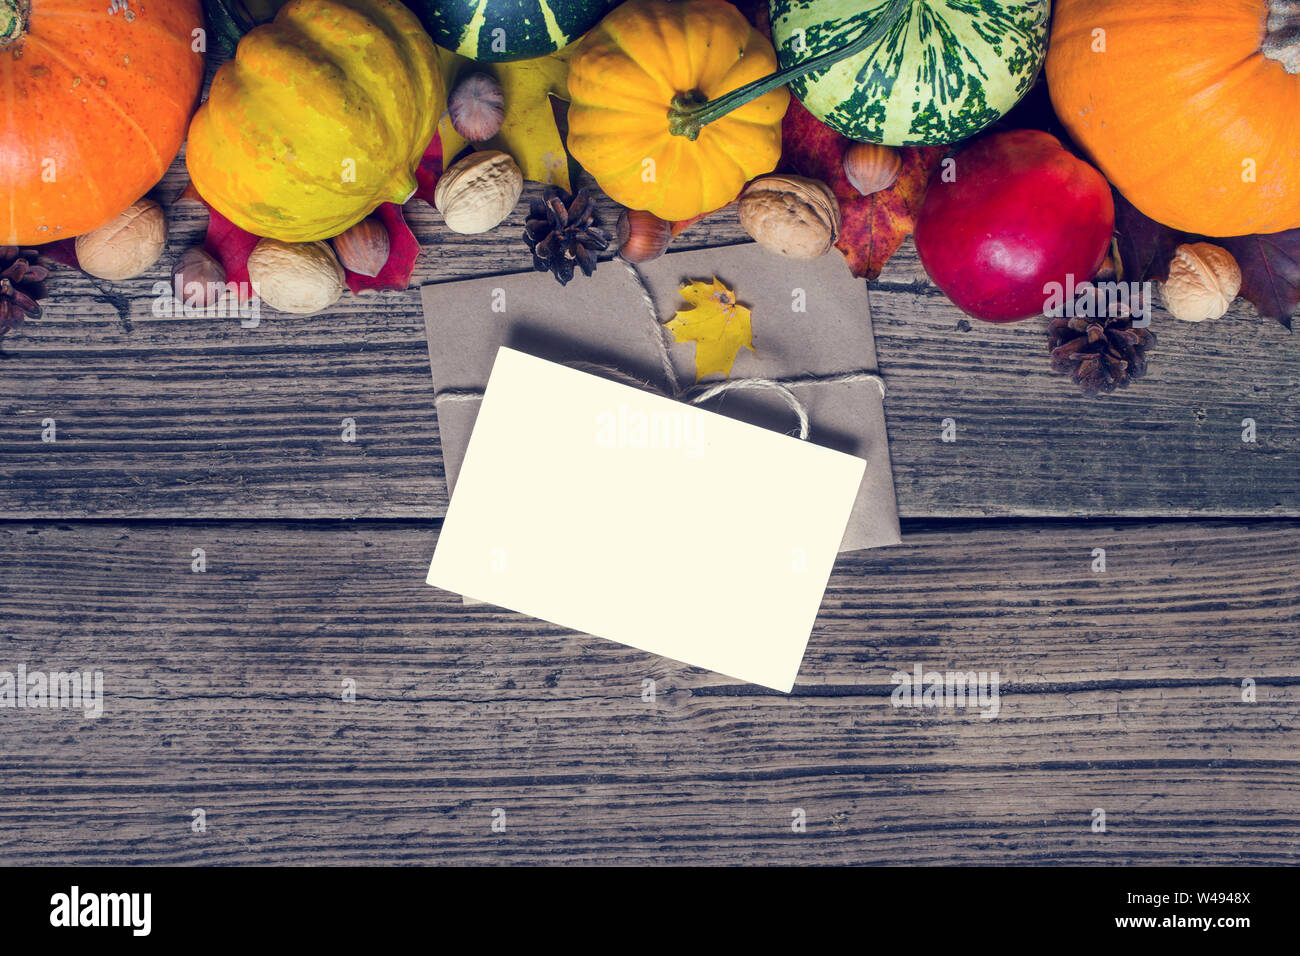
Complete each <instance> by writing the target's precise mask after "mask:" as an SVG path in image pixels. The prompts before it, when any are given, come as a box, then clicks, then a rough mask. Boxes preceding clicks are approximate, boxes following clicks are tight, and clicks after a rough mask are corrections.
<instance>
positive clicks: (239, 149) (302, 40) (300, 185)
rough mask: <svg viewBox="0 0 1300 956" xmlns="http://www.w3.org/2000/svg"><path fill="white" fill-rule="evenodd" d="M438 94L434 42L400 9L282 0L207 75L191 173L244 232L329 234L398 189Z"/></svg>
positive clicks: (435, 110) (289, 238) (397, 194)
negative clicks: (227, 58) (208, 90)
mask: <svg viewBox="0 0 1300 956" xmlns="http://www.w3.org/2000/svg"><path fill="white" fill-rule="evenodd" d="M443 98H444V91H443V84H442V77H441V73H440V72H439V69H438V62H437V53H436V48H435V47H434V45H433V41H432V40H430V39H429V37H428V34H426V33H425V32H424V29H423V28H422V27H421V26H420V23H419V21H418V20H417V19H416V18H415V15H414V14H413V13H411V12H410V11H409V10H408V9H406V7H404V6H402V5H401V4H399V3H395V2H393V0H290V2H289V3H287V4H286V5H285V6H284V7H283V8H281V10H280V12H279V13H278V14H277V15H276V18H275V19H274V20H273V21H272V22H271V23H268V24H265V25H263V26H260V27H258V28H256V29H255V30H253V31H251V32H250V33H249V34H248V35H247V36H245V37H244V38H243V40H241V41H240V43H239V49H238V51H237V53H236V55H235V58H234V59H233V60H230V61H229V62H227V63H225V64H224V65H223V66H222V67H221V69H219V70H218V71H217V74H216V76H215V77H214V78H213V81H212V91H211V93H210V95H209V97H208V101H207V102H206V103H205V104H204V105H203V106H202V107H201V108H200V109H199V111H198V113H197V114H196V115H195V117H194V120H193V122H192V123H191V124H190V134H189V147H188V149H187V153H186V161H187V164H188V166H189V171H190V177H191V179H193V181H194V186H195V188H196V189H197V190H198V191H199V194H200V195H202V196H203V198H204V199H205V200H207V201H208V202H209V203H210V204H211V205H212V206H213V208H215V209H216V210H217V211H218V212H220V213H221V214H222V215H223V216H225V217H226V218H227V219H229V220H230V221H231V222H233V223H235V225H237V226H240V227H241V228H243V229H246V230H248V231H249V232H252V233H255V234H256V235H259V236H266V237H269V238H272V239H280V240H283V241H285V242H309V241H314V240H318V239H328V238H330V237H332V236H336V235H338V234H339V233H341V232H343V231H344V230H346V229H348V228H349V227H351V226H353V225H355V224H356V223H358V222H360V221H361V220H362V219H364V218H365V217H366V216H367V215H369V214H370V213H371V212H373V211H374V210H375V208H376V207H378V206H379V205H381V204H382V203H385V202H395V203H401V202H405V201H406V200H407V199H409V198H410V197H411V195H412V194H413V193H414V192H415V189H416V180H415V175H414V173H415V169H416V168H417V167H418V166H419V162H420V158H421V157H422V156H423V154H424V150H425V149H426V148H427V147H428V145H429V142H430V141H431V140H432V139H433V134H434V130H435V128H436V126H437V122H438V117H439V116H440V115H441V113H442V109H443Z"/></svg>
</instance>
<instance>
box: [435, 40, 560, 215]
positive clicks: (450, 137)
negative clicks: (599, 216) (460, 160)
mask: <svg viewBox="0 0 1300 956" xmlns="http://www.w3.org/2000/svg"><path fill="white" fill-rule="evenodd" d="M571 54H572V45H570V46H568V47H565V48H564V49H563V50H560V51H558V52H556V53H551V54H548V55H546V56H539V57H534V58H533V59H531V60H515V61H513V62H510V63H473V62H471V61H470V60H468V59H466V58H465V57H463V56H459V55H458V54H455V53H452V52H451V51H449V50H444V49H442V48H439V49H438V60H439V63H440V64H441V65H442V75H443V79H444V80H445V81H446V83H447V89H448V91H450V90H452V89H453V88H454V87H455V84H456V80H457V78H458V77H460V76H461V75H462V74H464V73H467V72H483V73H488V74H490V75H492V76H494V77H496V80H497V82H498V83H500V84H501V92H502V93H503V94H504V95H505V100H506V117H505V122H504V123H503V124H502V126H501V132H499V133H498V134H497V135H496V136H494V137H492V138H491V139H490V140H488V141H487V142H484V143H476V144H475V149H499V150H501V151H502V152H503V153H509V154H510V155H511V157H513V158H514V161H515V162H516V163H518V164H519V168H520V169H521V170H523V174H524V179H531V180H535V181H536V182H539V183H546V184H547V185H550V186H559V187H560V188H561V189H563V190H564V191H565V192H569V191H570V186H569V156H568V154H567V153H566V152H565V151H564V141H563V140H562V139H561V138H560V131H559V129H558V127H557V126H556V125H555V113H554V110H553V108H552V106H551V97H555V98H557V99H560V100H565V101H567V100H568V99H569V57H570V55H571ZM438 137H439V138H440V139H441V140H442V156H443V162H444V163H446V164H448V165H450V164H451V160H452V157H454V156H456V155H457V154H458V153H459V152H460V151H461V150H463V149H464V148H465V147H466V146H468V145H469V142H468V141H467V140H466V139H465V137H463V136H461V135H460V134H459V133H457V132H456V131H455V130H454V129H452V126H451V117H450V116H449V115H448V114H447V113H446V112H444V113H443V114H442V119H440V120H439V121H438Z"/></svg>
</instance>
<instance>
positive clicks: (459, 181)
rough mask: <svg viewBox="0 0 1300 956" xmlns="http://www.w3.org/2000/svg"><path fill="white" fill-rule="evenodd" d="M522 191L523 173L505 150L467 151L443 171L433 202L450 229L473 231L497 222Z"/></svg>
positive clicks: (464, 231)
mask: <svg viewBox="0 0 1300 956" xmlns="http://www.w3.org/2000/svg"><path fill="white" fill-rule="evenodd" d="M523 191H524V174H523V173H522V172H521V171H520V169H519V166H518V165H517V164H516V163H515V161H514V160H513V159H511V158H510V156H508V155H507V154H506V153H503V152H500V151H499V150H494V149H487V150H483V151H482V152H478V153H471V154H470V155H468V156H466V157H465V158H464V159H462V160H461V161H460V162H458V163H456V164H454V165H453V166H452V167H451V168H450V169H448V170H447V171H446V172H445V173H443V175H442V178H441V179H439V180H438V188H437V189H436V190H435V191H434V195H433V202H434V205H435V206H437V207H438V211H439V212H440V213H442V215H443V218H444V219H445V220H446V221H447V228H448V229H450V230H451V231H452V232H459V233H463V234H465V235H476V234H478V233H481V232H487V231H488V230H489V229H493V228H495V227H496V226H498V225H500V224H501V221H502V220H503V219H505V218H506V216H508V215H510V213H511V212H513V211H514V208H515V204H516V203H518V202H519V197H520V196H521V195H522V194H523Z"/></svg>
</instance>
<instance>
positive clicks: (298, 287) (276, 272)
mask: <svg viewBox="0 0 1300 956" xmlns="http://www.w3.org/2000/svg"><path fill="white" fill-rule="evenodd" d="M248 278H249V280H250V281H251V282H252V283H253V291H255V292H256V293H257V294H258V295H259V296H261V297H262V301H264V302H265V303H266V304H267V305H269V306H270V307H271V308H273V309H278V310H280V311H281V312H292V313H295V314H297V315H310V314H311V313H313V312H319V311H320V310H321V309H324V308H328V307H329V306H331V305H333V304H334V303H335V302H337V301H338V299H339V296H341V295H342V294H343V279H344V276H343V267H342V266H341V265H339V261H338V260H337V259H336V258H334V253H333V252H332V251H331V250H330V247H329V246H328V245H327V244H326V243H323V242H281V241H280V240H279V239H263V240H262V241H261V242H259V243H258V244H257V247H256V248H255V249H254V250H253V254H252V255H250V256H249V257H248Z"/></svg>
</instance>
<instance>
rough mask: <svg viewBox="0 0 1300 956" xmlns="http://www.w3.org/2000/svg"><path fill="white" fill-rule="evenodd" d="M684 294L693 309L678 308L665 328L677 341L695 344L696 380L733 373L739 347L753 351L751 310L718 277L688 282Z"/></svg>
mask: <svg viewBox="0 0 1300 956" xmlns="http://www.w3.org/2000/svg"><path fill="white" fill-rule="evenodd" d="M681 293H682V298H683V299H685V300H686V302H687V304H688V305H690V306H691V308H689V309H682V310H680V311H678V312H677V313H676V314H675V315H674V316H673V317H672V318H671V319H670V320H669V321H668V323H667V325H666V326H665V327H666V328H667V329H668V331H669V332H671V333H672V334H673V340H674V341H676V342H694V343H695V380H696V381H697V382H698V381H700V379H702V378H704V377H705V376H706V375H712V374H713V373H715V372H717V373H720V374H722V375H723V376H724V377H725V376H727V375H730V374H731V366H732V364H733V363H734V362H735V361H736V356H737V355H738V354H739V353H740V350H741V349H749V350H750V351H751V352H752V351H753V350H754V330H753V325H752V323H751V314H750V310H749V309H747V308H745V307H744V306H743V305H741V304H740V303H739V302H737V301H736V293H734V292H733V291H731V290H730V289H728V288H727V287H726V286H725V285H723V284H722V283H721V282H719V281H718V278H717V277H716V276H714V278H713V281H712V282H711V283H710V282H690V283H687V284H686V285H684V286H682V287H681Z"/></svg>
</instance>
